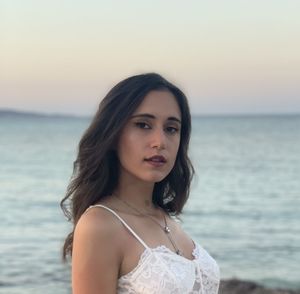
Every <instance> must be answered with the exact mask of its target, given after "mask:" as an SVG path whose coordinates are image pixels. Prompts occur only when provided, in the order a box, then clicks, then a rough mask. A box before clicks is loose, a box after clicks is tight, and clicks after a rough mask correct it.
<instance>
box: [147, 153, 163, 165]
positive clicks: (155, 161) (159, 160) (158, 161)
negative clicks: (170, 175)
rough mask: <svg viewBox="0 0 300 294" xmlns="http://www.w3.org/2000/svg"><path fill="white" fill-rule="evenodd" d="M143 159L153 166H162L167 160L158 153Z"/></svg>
mask: <svg viewBox="0 0 300 294" xmlns="http://www.w3.org/2000/svg"><path fill="white" fill-rule="evenodd" d="M145 161H146V162H147V163H149V164H151V165H152V166H155V167H160V166H163V165H164V164H165V163H166V162H167V161H166V159H165V158H164V157H163V156H160V155H155V156H152V157H149V158H146V159H145Z"/></svg>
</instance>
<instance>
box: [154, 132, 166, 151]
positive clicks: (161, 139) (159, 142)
mask: <svg viewBox="0 0 300 294" xmlns="http://www.w3.org/2000/svg"><path fill="white" fill-rule="evenodd" d="M151 147H152V148H157V149H165V148H166V135H165V133H164V131H163V130H160V129H156V130H154V131H153V133H152V138H151Z"/></svg>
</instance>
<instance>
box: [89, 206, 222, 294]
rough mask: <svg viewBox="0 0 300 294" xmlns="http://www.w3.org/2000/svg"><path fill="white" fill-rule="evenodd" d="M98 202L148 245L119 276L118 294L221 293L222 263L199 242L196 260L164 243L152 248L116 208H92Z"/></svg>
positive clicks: (196, 245) (195, 255)
mask: <svg viewBox="0 0 300 294" xmlns="http://www.w3.org/2000/svg"><path fill="white" fill-rule="evenodd" d="M94 206H97V207H103V208H105V209H107V210H108V211H110V212H111V213H113V214H114V215H115V216H116V217H117V218H118V219H119V220H120V221H121V222H122V223H123V225H124V226H125V227H126V228H127V229H128V230H129V231H130V232H131V233H132V234H133V236H134V237H135V238H136V239H137V240H138V241H139V242H140V243H141V244H142V245H143V246H144V247H145V250H144V251H143V253H142V254H141V256H140V259H139V262H138V264H137V266H136V267H135V268H134V269H133V270H132V271H130V272H129V273H128V274H126V275H123V276H121V277H120V278H119V279H118V289H117V293H118V294H154V293H157V294H217V293H218V288H219V282H220V273H219V267H218V265H217V263H216V261H215V260H214V259H213V258H212V257H211V256H210V255H209V254H208V253H207V251H206V250H205V249H203V248H202V247H201V246H199V245H198V244H197V243H194V244H195V247H194V250H193V256H194V259H193V260H190V259H187V258H185V257H183V256H180V255H177V254H176V253H174V252H173V251H171V250H170V249H169V248H167V247H166V246H164V245H161V246H157V247H155V248H150V247H148V246H147V245H146V244H145V242H144V241H143V240H142V239H141V238H140V237H139V236H138V235H137V234H136V233H135V232H134V231H133V230H132V229H131V227H130V226H129V225H128V224H127V223H126V222H125V221H124V220H123V219H122V218H121V217H120V216H119V215H118V214H117V213H116V212H115V211H113V210H112V209H110V208H108V207H106V206H104V205H100V204H97V205H92V206H90V207H89V208H91V207H94ZM89 208H88V209H89Z"/></svg>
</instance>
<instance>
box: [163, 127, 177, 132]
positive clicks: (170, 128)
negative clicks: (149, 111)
mask: <svg viewBox="0 0 300 294" xmlns="http://www.w3.org/2000/svg"><path fill="white" fill-rule="evenodd" d="M166 130H167V132H168V133H170V134H175V133H177V132H178V131H179V130H178V129H177V128H174V127H167V128H166Z"/></svg>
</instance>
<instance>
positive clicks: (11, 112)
mask: <svg viewBox="0 0 300 294" xmlns="http://www.w3.org/2000/svg"><path fill="white" fill-rule="evenodd" d="M3 116H20V117H41V118H42V117H48V118H79V119H91V118H92V116H89V115H79V114H68V113H46V112H39V111H26V110H18V109H9V108H0V117H3ZM293 116H300V113H228V114H227V113H220V114H213V113H212V114H192V117H194V118H243V117H245V118H251V117H253V118H259V117H293Z"/></svg>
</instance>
